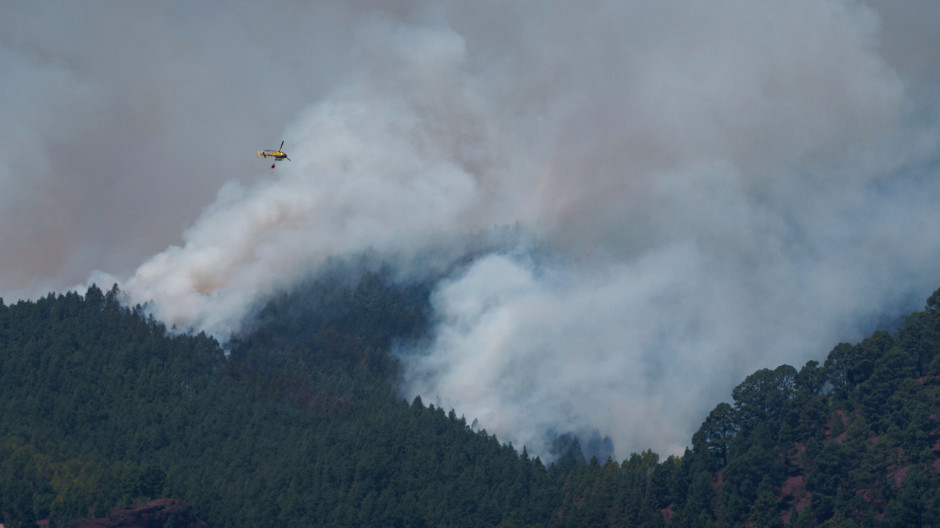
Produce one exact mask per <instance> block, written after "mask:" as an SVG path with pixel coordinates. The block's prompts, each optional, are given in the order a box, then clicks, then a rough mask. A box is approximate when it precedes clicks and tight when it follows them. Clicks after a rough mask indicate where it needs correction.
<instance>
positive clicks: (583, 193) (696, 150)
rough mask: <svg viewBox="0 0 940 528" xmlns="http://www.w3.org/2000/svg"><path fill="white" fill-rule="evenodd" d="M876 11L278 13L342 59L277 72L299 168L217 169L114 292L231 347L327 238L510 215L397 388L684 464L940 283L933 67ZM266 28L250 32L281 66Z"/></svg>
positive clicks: (406, 9) (350, 247) (460, 225)
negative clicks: (213, 182) (743, 398)
mask: <svg viewBox="0 0 940 528" xmlns="http://www.w3.org/2000/svg"><path fill="white" fill-rule="evenodd" d="M878 7H879V8H880V9H882V12H883V13H887V14H886V15H884V16H882V14H881V13H879V12H876V11H875V10H873V9H871V8H869V7H866V6H865V5H864V4H860V3H857V2H851V1H847V0H846V1H841V0H826V1H818V0H813V1H809V0H797V1H792V2H786V3H771V2H750V1H743V0H742V1H731V2H721V3H710V4H707V5H706V4H697V3H694V2H684V1H664V2H656V3H647V2H622V3H606V4H605V3H576V4H574V3H567V2H548V3H545V2H533V3H526V2H515V3H511V4H504V3H486V4H485V5H484V4H467V3H460V2H454V3H449V4H437V3H434V4H433V5H431V4H427V5H422V4H416V3H405V4H402V5H397V4H376V5H369V3H368V2H365V3H363V4H361V5H360V4H358V3H350V4H348V5H347V6H346V7H344V8H336V9H325V10H324V9H320V10H318V11H316V12H315V13H313V14H311V13H306V12H302V11H298V12H294V13H291V14H293V15H294V16H293V17H292V20H291V22H290V24H291V25H292V27H302V26H303V23H304V21H310V20H313V19H314V18H316V19H317V22H316V25H317V27H318V28H321V29H323V30H324V31H328V32H329V35H331V38H334V39H335V40H336V41H337V42H342V44H343V46H344V47H343V49H344V51H343V52H342V57H343V58H344V61H342V64H339V65H335V64H332V63H330V62H329V61H326V60H325V59H323V58H322V56H323V55H325V54H324V53H323V52H320V51H316V53H320V55H318V56H319V57H320V58H318V59H316V60H315V61H313V62H311V64H312V66H308V68H309V71H314V67H315V66H316V67H324V68H325V69H326V70H328V71H329V72H330V77H329V80H328V81H324V80H319V81H316V82H314V81H311V80H310V79H312V78H314V77H316V76H315V75H313V74H311V73H309V71H308V70H307V69H305V63H304V61H303V60H302V59H301V58H299V57H303V56H304V55H303V53H302V52H303V51H309V52H310V53H312V54H313V53H315V49H314V48H315V46H314V45H313V44H321V43H322V42H320V41H317V42H313V41H311V40H310V37H305V38H304V39H301V40H300V41H299V43H294V44H297V45H301V44H306V45H308V47H305V48H300V50H301V52H298V48H297V46H296V45H295V46H293V47H289V48H290V51H287V52H285V53H288V54H289V55H290V57H291V58H290V59H280V58H277V59H273V60H274V64H275V65H280V64H283V63H284V62H289V63H290V64H291V66H292V67H295V68H298V69H300V70H301V72H302V73H298V74H296V78H295V77H292V74H291V73H290V72H289V71H288V70H286V69H284V70H282V73H283V74H284V75H283V79H285V82H290V81H294V80H295V79H300V78H302V79H304V80H305V83H294V84H292V85H291V86H295V87H296V86H306V87H310V86H317V89H316V90H310V93H311V94H312V95H311V96H310V97H309V104H308V105H307V106H306V108H305V109H304V110H303V111H302V112H301V113H300V115H299V117H297V118H296V119H295V120H294V121H293V122H292V123H291V124H290V125H289V126H288V127H287V128H286V130H284V132H283V138H284V139H285V140H286V143H285V145H284V149H285V150H286V151H287V152H288V154H289V155H290V157H291V159H292V160H293V161H291V162H287V161H284V162H280V163H279V164H278V167H277V169H276V170H274V171H271V170H270V169H267V168H265V167H267V165H266V162H265V161H264V160H257V166H258V169H257V172H259V173H260V172H262V171H264V172H266V173H267V175H266V176H264V177H259V178H256V179H255V180H256V182H255V183H249V182H246V181H245V178H241V179H239V178H235V179H233V181H230V182H229V183H227V184H225V185H224V186H223V187H222V189H221V191H219V193H218V195H217V197H216V199H215V202H214V203H213V204H212V205H211V206H210V207H208V208H207V209H205V210H204V211H203V212H202V214H201V216H200V217H199V218H198V220H196V221H195V222H194V223H193V224H192V226H191V227H190V228H188V229H187V230H186V231H185V232H184V233H183V236H182V240H180V241H179V244H176V245H173V246H171V247H170V248H168V249H167V250H165V251H163V252H161V253H159V254H157V255H155V256H153V257H152V258H150V259H149V260H147V261H146V262H145V263H144V264H143V265H141V266H140V267H139V268H138V269H137V270H136V272H134V273H132V274H128V275H129V276H128V277H127V279H126V280H120V282H121V286H122V288H123V289H124V291H125V292H126V293H127V294H128V296H129V297H130V299H131V301H132V302H141V303H143V302H151V304H150V306H151V307H152V309H153V310H154V313H155V315H156V316H158V317H159V318H161V319H163V320H165V321H166V322H167V323H169V324H175V325H177V326H179V327H182V328H187V327H192V328H196V329H204V330H207V331H209V332H212V333H215V334H216V335H220V336H225V335H226V334H227V333H229V332H231V331H234V330H236V329H237V328H238V325H239V323H240V321H241V319H242V317H244V316H245V315H246V314H247V313H248V312H249V310H250V309H251V307H252V306H253V305H254V304H255V303H256V302H257V300H258V299H260V298H263V297H264V296H265V295H267V294H268V293H269V292H271V291H274V290H276V289H279V288H288V287H290V285H291V284H292V283H293V282H294V281H295V280H296V279H297V278H298V277H300V276H302V275H304V274H306V273H308V272H309V270H311V269H312V268H313V267H315V266H316V265H317V264H318V263H319V262H321V261H323V259H325V258H327V257H329V256H331V255H339V254H350V253H357V252H363V251H374V252H376V253H378V254H380V255H385V256H388V258H390V259H399V260H396V262H412V265H416V266H420V265H422V264H425V265H430V264H429V263H420V262H419V263H417V264H415V263H414V262H413V259H411V260H409V259H408V256H409V255H411V256H413V255H418V254H427V250H428V249H429V248H434V247H441V246H442V245H446V244H447V243H456V242H454V241H455V240H461V238H460V235H464V234H468V233H475V232H479V231H481V230H487V229H489V228H492V227H493V226H502V225H519V226H520V228H521V229H522V230H524V231H526V232H528V233H530V234H532V235H533V236H534V237H536V238H538V239H539V240H540V241H541V244H540V248H541V249H540V251H538V252H533V251H529V250H528V249H527V248H526V247H525V246H522V247H505V248H503V249H504V251H501V252H497V253H493V254H490V255H487V256H483V257H481V258H479V259H477V260H476V261H474V262H472V263H470V264H469V265H468V266H466V267H465V268H464V269H462V271H460V272H459V274H457V275H454V276H451V277H448V278H446V279H445V280H443V281H442V282H441V283H440V284H438V285H437V288H436V290H435V293H434V296H433V299H432V301H433V304H434V309H435V317H436V319H435V323H436V327H435V329H434V331H433V333H432V335H431V336H430V341H429V342H428V343H427V345H426V346H424V347H422V348H421V349H420V350H410V351H404V352H403V358H404V359H405V361H406V364H405V366H406V383H405V385H404V386H403V387H402V391H403V393H404V395H405V396H406V397H408V398H409V399H410V398H411V397H413V396H414V395H419V394H420V395H421V396H422V398H423V399H424V401H435V402H440V403H441V404H442V405H444V406H445V407H454V408H455V409H456V411H457V412H458V414H463V415H465V416H466V417H467V418H468V419H469V420H473V419H477V420H478V421H479V423H480V424H481V426H482V427H484V428H486V429H487V430H488V431H489V432H491V433H496V434H497V435H498V436H499V438H500V439H501V440H505V441H512V442H513V444H514V445H516V446H521V445H523V444H525V445H527V446H529V451H530V452H531V453H538V454H541V455H543V456H544V455H545V450H546V449H547V446H546V445H545V443H544V442H545V438H546V433H548V432H551V431H555V432H565V431H573V432H576V433H583V432H586V431H590V430H593V429H597V430H598V431H599V432H600V433H601V434H604V435H609V436H610V437H611V439H612V440H613V441H614V444H615V446H616V448H617V452H618V455H624V454H625V453H628V452H630V451H636V450H641V449H646V448H653V449H656V450H658V451H666V452H676V451H679V450H681V449H682V448H683V447H684V446H685V445H686V444H687V443H688V441H689V437H690V436H691V433H692V432H693V431H694V430H695V429H696V428H697V427H698V425H699V423H700V422H701V420H702V418H703V417H704V416H705V415H706V414H707V412H708V410H709V409H710V408H711V407H713V406H714V405H715V404H716V403H718V402H719V401H722V400H727V399H728V398H729V394H730V390H731V388H732V387H733V386H734V385H735V384H736V383H737V382H739V381H740V380H741V379H743V377H744V376H746V375H747V374H749V373H750V372H752V371H753V370H755V369H757V368H762V367H773V366H776V365H778V364H780V363H783V362H787V363H790V364H793V365H796V366H799V365H801V364H802V363H803V362H804V361H806V360H808V359H811V358H817V359H821V358H822V357H823V356H824V354H825V353H826V352H827V351H828V348H829V347H831V346H832V345H834V344H835V343H836V342H838V341H840V340H851V339H856V338H858V337H860V336H861V335H862V334H863V332H865V331H866V330H869V329H870V328H868V327H866V325H867V324H869V323H870V322H871V321H873V320H876V319H877V318H878V317H879V316H880V315H882V313H884V312H887V313H892V312H901V311H903V310H910V309H917V308H919V307H920V306H921V303H922V302H923V299H925V298H926V297H927V296H928V295H929V294H930V292H931V291H932V290H933V289H934V288H935V287H936V286H937V285H938V284H937V282H940V281H938V274H937V273H936V271H935V269H934V268H933V267H932V265H931V263H932V262H935V261H936V258H937V257H938V256H940V255H938V253H940V232H938V231H936V230H933V229H931V227H932V226H933V225H935V224H936V223H937V222H938V221H940V214H938V212H937V210H936V207H935V204H936V203H937V199H938V198H940V181H938V180H937V179H936V178H935V176H936V166H937V165H936V163H937V154H938V145H940V142H938V135H937V124H938V123H937V120H938V118H940V115H938V113H937V112H936V111H935V109H936V106H935V102H934V101H933V99H932V98H931V97H930V95H931V94H934V93H936V90H937V86H938V85H940V75H938V74H937V72H938V71H940V68H938V62H937V58H936V57H938V56H940V55H938V54H937V53H935V52H936V51H938V50H937V45H936V42H934V41H928V44H927V45H928V46H930V48H929V49H919V48H917V46H919V45H921V44H918V43H917V42H913V41H908V40H906V39H903V38H899V37H897V36H896V35H897V34H899V32H901V33H902V32H904V31H907V28H906V27H901V26H898V25H892V23H891V21H892V20H909V18H906V17H901V16H899V12H900V11H899V10H900V9H901V8H898V7H894V4H892V5H890V6H888V5H881V4H879V6H878ZM249 13H250V14H255V13H252V12H250V11H249ZM314 15H316V16H314ZM239 16H245V14H244V13H242V14H241V15H239ZM239 16H236V15H232V16H231V18H230V19H229V21H230V22H232V21H235V22H239V21H243V20H244V19H243V18H239ZM154 25H155V26H159V24H157V23H154ZM236 25H237V24H236ZM305 34H306V33H305ZM268 38H273V37H271V36H270V35H268ZM253 42H255V43H256V44H257V46H258V47H257V48H255V47H249V46H246V45H244V43H241V42H238V43H236V45H235V48H236V49H238V50H240V51H244V50H245V49H251V50H253V53H254V55H253V56H256V57H280V55H278V52H277V51H276V50H273V49H272V48H267V47H265V45H264V44H263V42H264V39H262V38H258V39H257V41H253ZM259 43H260V44H259ZM278 44H279V46H280V45H283V44H284V43H283V42H282V41H278ZM337 46H338V45H337ZM883 47H884V49H883ZM902 51H907V52H908V53H902ZM217 52H219V51H218V50H212V51H205V52H204V53H206V54H208V55H212V54H213V53H217ZM902 57H903V58H904V61H903V63H900V62H898V61H899V60H900V59H899V58H902ZM914 58H916V59H917V60H914ZM327 66H329V67H327ZM214 86H215V85H214ZM284 92H285V93H288V92H289V93H291V94H293V96H294V98H293V99H292V101H294V102H295V103H296V101H297V100H298V99H299V98H300V97H298V96H297V95H296V94H297V92H296V91H291V90H284ZM203 126H204V125H203ZM280 139H281V138H280V137H277V138H272V139H270V140H268V141H271V142H273V143H272V144H264V145H256V146H252V147H250V148H251V149H252V150H253V149H255V148H262V147H270V146H275V145H277V144H278V142H279V140H280ZM6 156H7V154H5V158H4V159H6ZM253 161H254V160H253ZM0 176H2V173H0ZM118 275H120V273H118ZM105 278H108V277H107V276H106V275H96V280H98V282H105V280H104V279H105ZM121 278H122V277H118V279H121Z"/></svg>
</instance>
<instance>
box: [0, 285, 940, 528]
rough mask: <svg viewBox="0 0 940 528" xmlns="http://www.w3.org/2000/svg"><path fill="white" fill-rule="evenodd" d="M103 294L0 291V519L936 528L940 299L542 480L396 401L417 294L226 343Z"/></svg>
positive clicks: (408, 291) (447, 418) (317, 307)
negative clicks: (178, 509)
mask: <svg viewBox="0 0 940 528" xmlns="http://www.w3.org/2000/svg"><path fill="white" fill-rule="evenodd" d="M119 297H120V295H119V292H118V291H117V290H116V288H115V289H112V290H110V291H107V292H103V291H101V290H100V289H98V288H97V287H92V288H90V289H89V290H88V291H87V292H86V293H85V294H84V295H80V294H78V293H67V294H64V295H49V296H47V297H46V298H43V299H39V300H37V301H35V302H19V303H16V304H12V305H6V304H4V303H2V302H0V522H3V523H4V524H5V525H6V526H8V527H9V526H32V525H33V524H35V522H36V521H37V520H41V519H50V522H51V524H52V525H53V526H56V525H61V526H72V525H73V524H74V522H75V521H76V520H80V519H86V518H89V517H92V516H94V517H104V516H105V515H107V514H108V513H109V512H110V511H111V510H112V509H113V508H123V507H128V506H131V505H133V504H138V503H142V502H145V501H147V500H150V499H155V498H161V497H171V498H174V499H179V500H182V501H185V502H186V503H188V504H191V505H192V506H193V508H194V509H195V511H196V512H197V515H198V517H199V518H200V519H201V520H202V521H204V522H206V523H207V524H208V525H209V526H246V527H247V526H409V527H410V526H428V527H438V526H468V527H469V526H472V527H480V526H503V527H509V526H544V527H549V526H553V527H561V526H623V527H626V526H728V527H732V526H742V527H743V526H840V527H841V526H933V525H940V502H938V501H940V494H938V490H940V461H938V460H940V457H938V454H940V405H938V392H940V359H938V354H937V351H938V345H940V292H938V293H936V294H934V295H933V296H932V297H931V298H930V299H929V300H928V303H927V307H926V309H925V310H924V311H922V312H918V313H915V314H912V315H910V316H909V317H908V318H907V319H906V321H905V323H904V325H903V327H902V328H901V329H900V330H899V331H897V332H894V333H887V332H879V333H876V334H874V335H872V336H871V337H869V338H868V339H865V340H864V341H862V342H861V343H858V344H855V345H850V344H842V345H839V346H837V347H836V348H835V349H833V350H832V352H830V354H829V355H828V357H820V358H819V361H810V362H809V363H807V364H806V365H804V366H802V367H801V368H799V369H797V368H794V367H792V366H789V365H782V366H779V367H776V368H768V369H764V370H760V371H758V372H755V373H754V374H752V375H750V376H748V377H747V378H746V379H745V380H743V382H742V383H741V384H740V385H738V386H737V387H736V388H735V389H734V391H733V392H732V394H731V395H730V400H729V403H722V404H719V405H718V406H716V407H715V409H714V410H713V411H712V412H711V413H710V414H709V415H708V416H707V417H703V424H702V426H701V428H700V430H699V431H698V432H697V433H696V434H695V435H694V436H693V437H692V438H691V439H690V441H689V446H690V448H689V449H688V450H687V451H686V453H685V454H684V455H682V456H671V457H668V458H666V459H665V460H662V459H661V458H660V457H659V456H658V455H657V454H656V453H654V452H651V451H644V452H642V453H637V454H632V455H630V456H628V457H626V458H625V459H624V460H622V461H614V460H606V461H605V460H601V461H598V460H596V459H591V460H585V459H584V457H583V456H582V455H581V451H580V448H579V446H578V444H577V441H571V438H570V437H565V436H562V437H560V438H559V442H558V444H557V445H558V446H559V452H558V455H559V458H558V459H557V460H556V463H555V464H553V465H550V466H549V467H546V465H545V464H543V463H542V461H540V460H539V459H537V458H530V457H529V455H528V454H527V453H526V452H525V450H524V449H521V446H519V447H520V451H521V452H519V451H517V450H516V449H515V448H514V447H513V446H507V445H502V444H501V443H500V442H499V440H498V439H496V438H495V437H493V436H491V435H488V434H487V433H486V432H485V431H474V430H472V429H471V427H470V426H469V425H468V424H467V422H466V420H465V418H464V417H459V416H456V415H455V414H454V413H453V412H452V411H448V410H446V409H440V408H436V407H434V406H426V405H424V404H423V403H422V402H421V401H420V400H416V401H414V402H406V401H403V400H401V399H400V398H399V397H398V396H397V392H396V387H397V384H396V383H397V380H398V376H399V365H398V361H397V360H396V358H395V357H394V356H393V355H392V354H391V352H390V349H391V347H392V344H393V343H394V342H395V341H396V340H399V339H414V338H419V337H421V336H422V335H423V334H424V333H425V332H426V331H427V328H426V325H427V318H428V313H429V306H428V297H429V286H428V285H426V284H420V283H414V284H402V283H400V282H394V281H391V280H389V278H388V276H387V275H386V274H385V273H382V272H372V273H366V274H364V275H363V276H362V277H360V278H359V279H356V280H350V279H348V278H345V279H341V278H339V277H334V278H329V277H322V278H320V279H319V280H314V281H311V282H310V283H308V284H306V285H305V286H304V287H303V288H301V289H298V290H296V291H295V292H294V293H291V294H284V295H281V296H279V297H277V298H275V299H272V300H271V301H270V302H269V303H268V304H267V306H266V307H265V308H264V309H263V310H262V311H261V312H260V314H259V315H258V317H257V319H256V321H255V323H254V324H253V325H252V327H251V328H252V329H251V331H250V332H247V333H246V334H245V335H243V336H241V337H240V338H239V339H237V340H235V341H233V342H232V343H230V344H228V345H227V349H228V350H229V352H228V353H226V352H224V351H223V350H222V348H221V347H220V346H219V344H218V343H217V342H216V341H215V340H213V339H211V338H209V337H207V336H205V335H195V336H191V335H176V334H172V333H170V332H168V331H167V329H166V328H164V326H163V325H162V324H161V323H159V322H158V321H154V320H153V319H150V318H147V317H144V316H142V315H141V310H140V308H139V307H138V308H128V307H124V306H121V304H120V303H119V302H118V299H119ZM676 404H677V405H680V404H681V402H676ZM471 419H472V417H471ZM566 440H568V441H566ZM181 522H183V521H182V520H180V519H176V523H177V525H178V524H180V523H181ZM168 524H172V523H168Z"/></svg>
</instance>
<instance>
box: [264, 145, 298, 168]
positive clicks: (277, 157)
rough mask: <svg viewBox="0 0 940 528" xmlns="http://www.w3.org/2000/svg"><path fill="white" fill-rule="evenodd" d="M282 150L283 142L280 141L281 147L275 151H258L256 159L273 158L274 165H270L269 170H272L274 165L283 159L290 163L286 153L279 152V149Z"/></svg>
mask: <svg viewBox="0 0 940 528" xmlns="http://www.w3.org/2000/svg"><path fill="white" fill-rule="evenodd" d="M282 148H284V142H283V141H281V146H280V147H278V148H277V149H267V150H259V151H258V157H259V158H261V157H264V158H267V157H269V156H270V157H272V158H274V163H272V164H271V168H272V169H273V168H274V165H275V164H276V163H277V162H279V161H281V160H283V159H286V160H287V161H290V160H291V159H290V158H288V157H287V153H285V152H281V149H282Z"/></svg>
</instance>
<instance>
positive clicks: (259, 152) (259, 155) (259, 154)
mask: <svg viewBox="0 0 940 528" xmlns="http://www.w3.org/2000/svg"><path fill="white" fill-rule="evenodd" d="M261 156H264V153H263V152H261V151H260V150H259V151H258V157H259V158H260V157H261ZM264 157H266V158H267V156H264Z"/></svg>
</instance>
